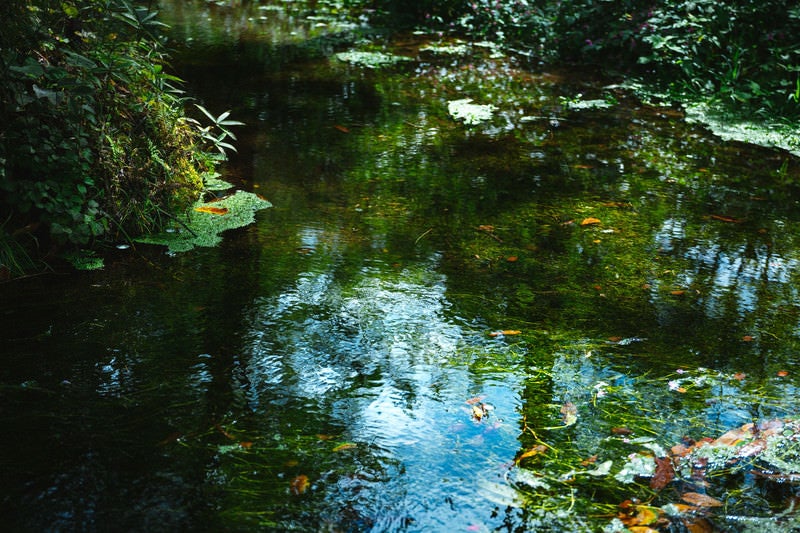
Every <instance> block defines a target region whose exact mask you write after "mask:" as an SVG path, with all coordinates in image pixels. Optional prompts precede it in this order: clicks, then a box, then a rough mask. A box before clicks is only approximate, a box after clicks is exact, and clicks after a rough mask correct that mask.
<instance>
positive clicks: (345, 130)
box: [333, 124, 350, 133]
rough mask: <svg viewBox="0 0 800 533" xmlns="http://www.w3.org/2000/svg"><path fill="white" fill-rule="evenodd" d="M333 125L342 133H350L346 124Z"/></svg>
mask: <svg viewBox="0 0 800 533" xmlns="http://www.w3.org/2000/svg"><path fill="white" fill-rule="evenodd" d="M333 127H334V129H336V130H338V131H341V132H342V133H350V130H349V129H347V127H346V126H341V125H339V124H335V125H334V126H333Z"/></svg>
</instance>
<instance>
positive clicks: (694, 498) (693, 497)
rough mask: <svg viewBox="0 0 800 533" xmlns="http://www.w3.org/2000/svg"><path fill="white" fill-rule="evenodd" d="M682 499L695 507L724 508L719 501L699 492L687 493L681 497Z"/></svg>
mask: <svg viewBox="0 0 800 533" xmlns="http://www.w3.org/2000/svg"><path fill="white" fill-rule="evenodd" d="M681 499H682V500H683V501H685V502H687V503H691V504H692V505H694V506H695V507H722V505H723V504H722V502H721V501H719V500H718V499H716V498H712V497H711V496H708V495H707V494H700V493H699V492H687V493H685V494H683V495H682V496H681Z"/></svg>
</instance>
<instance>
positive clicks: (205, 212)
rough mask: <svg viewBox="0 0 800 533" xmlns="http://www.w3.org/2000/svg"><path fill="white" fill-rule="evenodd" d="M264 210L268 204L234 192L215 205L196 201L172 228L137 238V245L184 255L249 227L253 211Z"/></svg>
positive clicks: (269, 205) (256, 198) (249, 194)
mask: <svg viewBox="0 0 800 533" xmlns="http://www.w3.org/2000/svg"><path fill="white" fill-rule="evenodd" d="M267 207H272V204H271V203H270V202H268V201H267V200H265V199H263V198H261V197H260V196H258V195H256V194H253V193H250V192H245V191H237V192H236V193H235V194H232V195H230V196H227V197H225V198H223V199H221V200H218V201H215V202H209V203H203V202H197V203H196V204H195V206H194V209H192V210H191V211H190V212H189V213H188V214H187V215H186V217H185V218H184V219H182V220H179V221H177V223H176V224H175V225H174V226H173V227H172V228H170V229H169V230H167V231H165V232H162V233H159V234H156V235H148V236H145V237H142V238H139V239H137V242H140V243H144V244H160V245H163V246H167V247H168V248H169V251H170V252H171V253H177V252H186V251H189V250H191V249H193V248H195V247H197V246H207V247H208V246H216V245H217V244H219V243H220V242H222V235H221V234H222V232H224V231H226V230H229V229H235V228H241V227H243V226H247V225H249V224H252V223H253V222H254V221H255V213H256V211H259V210H261V209H266V208H267Z"/></svg>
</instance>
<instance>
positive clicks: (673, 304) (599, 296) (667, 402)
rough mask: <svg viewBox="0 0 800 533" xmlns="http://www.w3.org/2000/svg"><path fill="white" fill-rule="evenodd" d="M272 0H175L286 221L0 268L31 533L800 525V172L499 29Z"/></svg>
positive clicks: (252, 169)
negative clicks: (92, 263)
mask: <svg viewBox="0 0 800 533" xmlns="http://www.w3.org/2000/svg"><path fill="white" fill-rule="evenodd" d="M237 4H238V3H237ZM241 4H242V5H237V7H236V8H231V7H225V6H222V7H220V6H217V5H216V4H213V3H208V2H199V1H174V2H170V1H166V0H165V1H162V2H161V9H162V15H163V16H164V18H165V20H166V21H167V22H169V23H170V24H171V25H173V30H172V32H171V38H172V40H173V45H174V46H175V47H176V49H177V53H176V68H177V69H178V70H179V71H180V73H181V75H182V76H183V77H184V78H185V79H186V80H187V82H188V83H187V89H188V90H189V92H190V93H191V94H192V95H193V96H195V97H197V98H198V99H199V100H200V101H201V102H202V104H203V105H204V106H205V107H206V108H208V109H210V110H212V111H214V112H215V113H217V114H219V113H221V112H222V111H225V110H226V109H231V110H232V111H233V115H232V118H235V119H237V120H242V121H244V122H246V123H247V126H245V127H241V128H237V129H236V133H237V136H238V137H239V143H238V146H239V153H238V154H234V155H233V156H232V158H231V161H230V163H229V164H228V165H227V166H226V168H225V175H224V176H223V177H224V178H225V179H227V180H229V181H231V182H233V183H235V184H236V185H237V186H238V187H240V188H242V189H246V190H251V191H254V192H257V193H259V194H261V195H263V196H265V197H266V198H268V199H269V201H270V202H272V204H273V205H274V207H272V208H269V209H266V210H264V211H261V212H259V213H258V215H257V220H256V222H255V223H254V224H253V225H250V226H248V227H246V228H242V229H239V230H233V231H228V232H226V233H225V235H224V240H223V242H222V243H221V244H220V245H219V246H217V247H214V248H197V249H195V250H191V251H189V252H185V253H180V254H174V255H172V254H167V253H165V251H164V250H163V249H161V248H159V247H157V246H146V245H139V246H137V248H136V250H135V251H130V250H128V251H115V252H113V253H111V256H110V258H109V260H108V261H107V266H106V267H105V269H104V270H102V271H97V272H88V273H70V274H58V275H48V276H41V277H37V278H33V279H29V280H23V281H19V282H16V283H11V284H6V285H3V286H0V299H1V301H2V307H0V312H2V321H1V322H0V335H1V337H0V338H2V342H3V349H2V354H3V364H2V370H0V414H1V416H2V427H3V432H4V436H3V439H2V462H3V464H2V469H1V472H2V473H1V474H0V476H1V477H0V484H1V485H2V487H3V489H2V496H1V497H0V502H1V504H2V510H3V522H4V523H5V524H7V525H8V526H9V527H10V530H15V531H107V530H126V531H188V530H191V531H254V530H256V531H257V530H264V531H294V530H296V531H542V530H552V531H581V530H585V531H597V530H602V529H603V528H608V529H613V528H617V529H619V528H622V527H624V526H625V525H627V526H630V527H651V528H653V529H654V530H662V531H689V530H692V531H726V530H727V531H731V530H737V531H744V530H748V529H749V530H752V531H762V530H767V531H778V530H786V531H789V530H792V529H793V528H794V525H795V524H794V508H795V504H796V503H797V501H798V500H797V498H798V491H797V476H798V475H800V463H798V461H797V459H798V458H800V444H798V443H797V441H798V439H797V437H796V435H797V433H798V432H796V431H795V426H794V425H793V423H792V422H791V420H790V419H792V418H793V417H796V415H797V411H798V399H797V392H798V390H797V385H798V382H800V365H798V360H799V359H798V356H797V348H798V344H799V341H800V337H799V336H798V321H800V306H799V305H798V304H799V303H800V295H799V294H798V287H799V286H800V285H799V284H798V277H800V248H798V238H799V236H800V225H799V223H800V209H798V199H800V190H798V187H797V185H796V184H797V183H798V179H799V178H800V175H799V171H798V161H797V160H796V159H795V158H793V157H792V156H791V155H789V154H787V153H785V152H781V151H778V150H772V149H766V148H758V147H755V146H752V145H746V144H742V143H735V142H723V141H721V140H719V139H718V138H716V137H715V136H714V135H713V134H711V133H710V132H709V131H707V130H704V129H703V128H702V127H700V126H696V125H694V126H693V125H688V124H686V123H685V121H684V120H683V117H682V114H681V112H680V111H679V110H678V109H676V108H670V107H659V106H655V105H646V104H643V103H642V102H641V101H639V100H637V99H635V98H633V97H632V96H631V95H630V94H628V93H626V92H625V91H623V90H621V89H619V88H616V87H614V86H609V85H608V82H607V81H603V80H597V79H592V78H588V77H585V76H584V75H583V74H582V73H580V72H556V71H542V70H540V69H538V68H537V65H536V64H534V63H533V62H532V61H531V60H529V59H528V58H526V57H524V56H519V55H513V54H500V53H499V52H498V51H497V50H495V49H493V48H491V47H488V46H486V45H484V44H483V43H477V44H475V43H460V45H459V46H457V47H453V46H450V47H448V48H436V47H432V46H431V45H432V44H436V45H437V46H444V45H446V44H447V45H452V44H453V43H452V42H442V43H439V42H437V41H436V36H420V35H403V36H397V35H386V34H383V33H379V32H377V31H375V30H371V29H369V28H367V27H365V26H362V25H360V24H358V23H355V24H353V23H347V24H345V23H343V22H342V21H340V20H338V19H337V15H336V14H335V13H333V12H332V10H331V4H326V3H323V2H318V3H316V4H315V5H316V9H311V7H309V6H307V5H305V4H302V3H292V2H276V3H272V4H268V3H263V5H262V4H258V3H251V2H242V3H241ZM352 49H357V50H362V51H371V52H381V53H384V54H397V55H401V56H404V57H407V58H410V60H409V61H401V62H398V63H397V64H394V65H388V66H383V67H382V68H378V69H374V68H368V67H365V66H361V65H357V64H352V63H349V62H346V61H341V60H338V59H337V58H336V56H335V54H336V53H338V52H343V51H347V50H352ZM462 98H473V99H474V101H475V103H478V104H492V105H494V106H495V107H496V109H495V111H494V114H493V116H492V118H491V119H490V120H488V121H486V122H481V123H479V124H475V125H465V124H463V123H461V122H459V121H456V120H454V119H453V118H452V117H451V116H449V114H448V102H450V101H453V100H458V99H462ZM748 423H755V424H756V426H755V427H756V428H757V429H751V430H746V429H742V427H743V426H744V425H745V424H748ZM776 425H780V429H779V431H777V432H776V431H773V429H772V428H774V427H776ZM758 428H760V429H758ZM731 430H734V431H735V432H734V433H728V435H733V437H735V439H729V440H731V442H728V441H725V442H722V441H721V440H718V438H719V437H720V436H721V435H723V434H726V432H730V431H731ZM759 430H760V431H763V434H766V433H768V432H769V433H770V435H771V436H772V437H778V436H781V437H782V438H783V440H781V441H780V442H778V441H769V446H768V445H767V444H766V442H767V441H766V440H764V439H762V441H757V439H756V437H758V431H759ZM704 438H706V439H708V441H711V440H712V439H713V440H714V441H715V442H714V443H713V444H716V445H718V446H712V445H709V446H708V447H707V448H706V449H713V450H716V451H715V452H714V453H707V454H706V455H703V456H702V457H699V456H698V457H694V456H693V457H694V458H693V459H692V461H691V464H687V461H683V462H682V459H681V458H682V457H684V456H685V455H681V453H682V452H681V451H680V450H679V449H678V448H676V447H677V446H684V448H686V449H688V450H690V451H687V452H686V453H688V454H690V455H691V454H695V455H698V454H700V455H702V453H701V452H700V450H701V448H695V443H696V442H698V441H701V439H704ZM737 439H738V440H737ZM754 439H756V441H757V442H756V443H757V444H758V442H761V443H762V444H763V446H762V448H761V449H759V450H758V451H757V452H752V451H750V452H748V453H742V452H741V447H739V448H735V450H734V452H733V453H729V452H730V450H731V449H732V446H731V443H732V442H734V441H736V442H739V443H744V444H745V446H747V445H751V446H752V445H753V442H751V441H754ZM776 442H777V444H775V443H776ZM734 444H735V442H734ZM762 444H758V445H762ZM778 448H780V449H779V450H778ZM762 450H765V451H762ZM776 450H777V451H776ZM781 450H783V451H782V452H781ZM703 453H705V452H703ZM715 454H716V455H715ZM664 457H670V461H672V463H673V464H674V469H675V475H674V479H673V478H670V479H664V478H665V476H666V474H665V473H664V471H663V470H662V469H661V467H660V466H659V467H658V469H657V470H653V469H652V468H651V469H649V470H648V467H647V466H646V465H647V464H650V465H654V464H659V463H658V462H655V463H654V459H663V458H664ZM643 465H644V466H643ZM659 476H660V477H659ZM687 494H691V495H700V496H692V497H687ZM701 496H704V497H706V498H708V499H705V500H703V499H702V498H701ZM691 500H694V503H690V502H691ZM648 513H649V514H648Z"/></svg>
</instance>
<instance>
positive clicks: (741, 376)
mask: <svg viewBox="0 0 800 533" xmlns="http://www.w3.org/2000/svg"><path fill="white" fill-rule="evenodd" d="M746 377H747V374H745V373H744V372H737V373H735V374H734V375H733V379H735V380H737V381H742V380H743V379H744V378H746Z"/></svg>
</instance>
